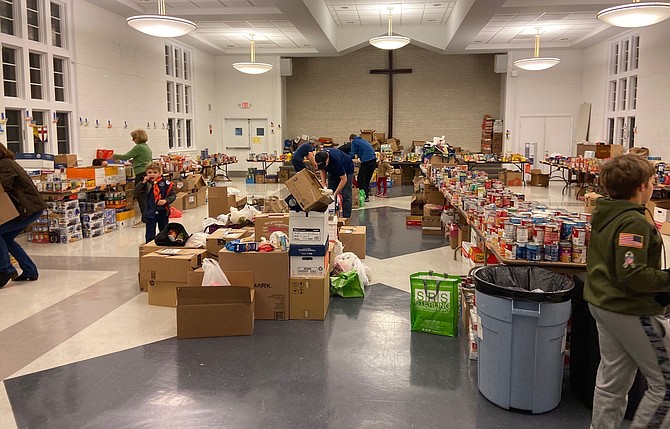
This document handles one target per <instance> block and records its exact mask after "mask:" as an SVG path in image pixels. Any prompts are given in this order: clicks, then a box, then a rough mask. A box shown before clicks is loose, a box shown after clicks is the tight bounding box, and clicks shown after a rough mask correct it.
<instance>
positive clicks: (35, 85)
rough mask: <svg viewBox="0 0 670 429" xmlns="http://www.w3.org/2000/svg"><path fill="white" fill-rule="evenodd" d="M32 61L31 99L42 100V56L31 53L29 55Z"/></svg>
mask: <svg viewBox="0 0 670 429" xmlns="http://www.w3.org/2000/svg"><path fill="white" fill-rule="evenodd" d="M28 57H29V61H30V98H32V99H33V100H42V99H43V98H44V96H43V91H42V56H41V55H40V54H36V53H34V52H31V53H30V54H28Z"/></svg>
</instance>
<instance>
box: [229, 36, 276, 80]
mask: <svg viewBox="0 0 670 429" xmlns="http://www.w3.org/2000/svg"><path fill="white" fill-rule="evenodd" d="M250 36H251V62H244V63H235V64H233V67H234V68H235V70H238V71H241V72H242V73H246V74H261V73H265V72H268V71H270V70H272V64H268V63H257V62H256V42H254V34H250Z"/></svg>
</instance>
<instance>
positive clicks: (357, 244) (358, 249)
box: [338, 226, 366, 259]
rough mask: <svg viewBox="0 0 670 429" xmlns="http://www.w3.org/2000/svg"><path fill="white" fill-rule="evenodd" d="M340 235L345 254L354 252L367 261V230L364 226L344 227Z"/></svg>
mask: <svg viewBox="0 0 670 429" xmlns="http://www.w3.org/2000/svg"><path fill="white" fill-rule="evenodd" d="M338 234H339V238H340V241H341V242H342V245H343V246H344V251H345V252H353V253H354V254H356V256H358V257H359V258H360V259H365V246H366V241H365V240H366V237H365V235H366V228H365V227H364V226H343V227H342V228H340V231H339V233H338Z"/></svg>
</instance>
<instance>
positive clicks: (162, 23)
mask: <svg viewBox="0 0 670 429" xmlns="http://www.w3.org/2000/svg"><path fill="white" fill-rule="evenodd" d="M126 23H127V24H128V25H130V26H131V27H133V28H134V29H135V30H138V31H141V32H142V33H144V34H148V35H149V36H156V37H178V36H183V35H184V34H188V33H190V32H191V31H193V30H195V29H196V28H197V27H196V25H195V23H194V22H193V21H189V20H188V19H183V18H177V17H174V16H167V15H165V0H158V15H136V16H131V17H130V18H128V19H126Z"/></svg>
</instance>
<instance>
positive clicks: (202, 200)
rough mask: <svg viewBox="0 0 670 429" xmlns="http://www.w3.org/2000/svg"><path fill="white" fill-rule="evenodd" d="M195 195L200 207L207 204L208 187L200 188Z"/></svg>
mask: <svg viewBox="0 0 670 429" xmlns="http://www.w3.org/2000/svg"><path fill="white" fill-rule="evenodd" d="M195 195H196V198H195V200H196V204H197V206H198V207H200V206H204V205H205V204H207V187H204V188H200V189H199V190H198V192H196V193H195Z"/></svg>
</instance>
